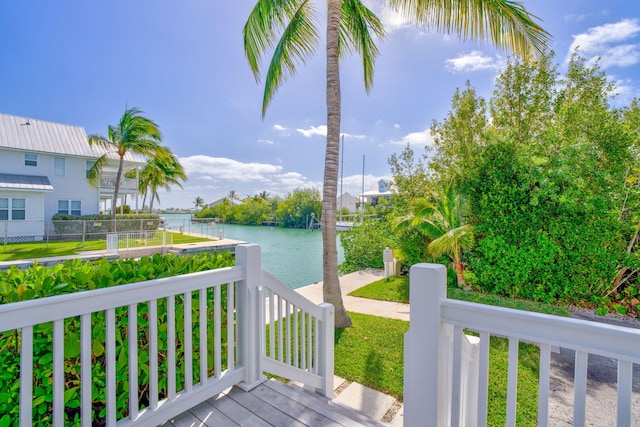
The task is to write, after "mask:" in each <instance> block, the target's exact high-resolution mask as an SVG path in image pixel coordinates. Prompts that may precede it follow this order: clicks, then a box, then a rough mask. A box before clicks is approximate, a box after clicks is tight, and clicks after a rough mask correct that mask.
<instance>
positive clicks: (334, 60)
mask: <svg viewBox="0 0 640 427" xmlns="http://www.w3.org/2000/svg"><path fill="white" fill-rule="evenodd" d="M341 6H342V0H329V4H328V13H327V147H326V152H325V160H324V182H323V189H322V248H323V250H322V277H323V287H322V293H323V299H324V301H325V302H328V303H331V304H333V306H334V308H335V326H336V328H348V327H350V326H351V319H350V318H349V315H348V314H347V311H346V310H345V308H344V303H343V302H342V292H341V289H340V279H339V278H338V249H337V247H336V198H337V193H338V161H339V158H340V143H339V140H340V103H341V99H340V62H339V57H338V39H339V35H340V9H341Z"/></svg>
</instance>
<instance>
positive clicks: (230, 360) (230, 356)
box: [227, 282, 236, 371]
mask: <svg viewBox="0 0 640 427" xmlns="http://www.w3.org/2000/svg"><path fill="white" fill-rule="evenodd" d="M235 295H236V293H235V285H234V283H233V282H230V283H229V284H228V285H227V369H228V370H229V371H231V370H233V369H235V366H236V361H235V342H236V327H235V324H236V323H235V322H236V319H235V318H236V309H235Z"/></svg>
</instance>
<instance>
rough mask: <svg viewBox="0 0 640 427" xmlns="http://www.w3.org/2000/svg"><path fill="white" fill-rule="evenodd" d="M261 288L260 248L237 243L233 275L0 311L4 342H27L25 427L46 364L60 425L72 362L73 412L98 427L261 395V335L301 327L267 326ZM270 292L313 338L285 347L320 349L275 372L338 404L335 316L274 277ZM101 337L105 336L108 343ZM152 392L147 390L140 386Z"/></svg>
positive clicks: (151, 421)
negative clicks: (231, 396) (224, 395)
mask: <svg viewBox="0 0 640 427" xmlns="http://www.w3.org/2000/svg"><path fill="white" fill-rule="evenodd" d="M262 281H263V278H262V270H261V263H260V248H259V247H258V246H257V245H241V246H238V248H237V250H236V266H235V267H229V268H222V269H217V270H212V271H207V272H201V273H194V274H189V275H183V276H178V277H169V278H164V279H157V280H151V281H147V282H141V283H135V284H131V285H123V286H116V287H112V288H107V289H99V290H94V291H86V292H79V293H74V294H69V295H63V296H57V297H50V298H43V299H39V300H31V301H25V302H19V303H13V304H6V305H0V335H4V336H7V334H8V335H10V336H12V337H13V336H14V335H15V337H16V343H17V342H18V337H19V342H20V345H19V351H20V403H19V404H20V420H19V423H20V425H21V426H31V425H32V423H33V421H32V420H33V415H34V413H33V405H34V402H33V400H32V399H33V397H32V396H33V391H34V383H35V382H36V381H37V380H36V377H37V376H36V374H37V373H38V370H42V369H46V368H45V366H44V365H43V364H45V365H46V364H48V366H49V367H51V366H52V378H50V381H51V383H52V384H53V391H52V393H51V395H50V396H44V397H43V398H44V399H50V400H49V401H52V408H53V410H52V413H51V414H50V415H51V420H52V424H53V425H54V426H62V425H64V421H65V416H69V410H70V408H69V405H68V404H66V403H65V399H67V400H69V395H68V393H69V390H68V381H70V377H69V375H71V373H70V372H69V371H68V370H66V365H65V362H66V361H69V359H70V358H72V357H75V358H77V362H78V365H79V367H78V368H77V369H78V372H79V374H80V386H79V390H78V393H79V395H80V397H79V409H74V408H71V411H77V412H76V413H75V415H76V416H79V421H78V422H79V423H80V424H81V425H83V426H91V425H92V423H93V422H94V421H96V422H104V423H106V425H115V424H116V423H117V424H118V425H119V426H127V425H144V426H147V425H148V426H151V425H158V424H160V423H162V422H164V421H166V420H168V419H170V418H172V417H174V416H176V415H178V414H180V413H182V412H184V411H185V410H187V409H189V408H191V407H193V406H195V405H197V404H199V403H201V402H203V401H204V400H206V399H208V398H210V397H212V396H214V395H215V394H217V393H219V392H221V391H223V390H224V389H226V388H228V387H230V386H232V385H236V384H237V385H240V386H241V387H244V388H246V389H250V388H253V387H255V386H257V385H258V384H260V383H261V382H262V381H264V376H263V375H262V374H263V372H265V371H267V372H268V371H270V368H271V367H272V366H273V364H271V365H269V364H267V363H265V360H266V359H267V356H266V355H267V353H266V348H265V330H266V329H267V328H270V330H271V331H273V330H274V327H276V328H280V327H281V325H282V323H287V324H289V322H295V319H296V316H293V319H294V320H292V321H291V320H290V318H289V317H290V316H291V315H293V314H294V313H293V312H290V311H286V314H285V317H284V318H283V317H279V318H278V319H279V320H280V321H279V322H276V323H279V324H280V325H279V326H275V325H273V323H274V321H275V320H276V319H275V318H273V317H272V318H271V322H272V325H269V326H267V325H266V322H265V316H264V315H263V314H264V313H263V311H262V308H263V307H264V305H265V300H264V295H265V294H264V290H263V288H262ZM265 282H266V285H267V286H268V288H269V291H268V293H269V298H270V299H274V298H276V299H278V301H283V302H284V301H289V302H291V303H292V304H295V306H296V307H297V309H298V311H297V313H298V314H299V315H300V318H306V319H307V323H306V324H307V325H313V328H312V330H311V331H310V332H308V331H309V327H308V326H307V328H306V329H305V328H301V330H300V335H298V337H299V338H298V339H294V338H291V340H290V339H289V338H290V336H289V333H288V332H287V333H286V334H285V335H286V336H287V342H286V343H285V344H282V345H284V346H285V347H286V348H287V352H289V351H291V354H307V350H308V349H310V348H311V349H313V351H314V353H313V354H312V355H311V356H310V358H309V359H308V360H309V363H308V364H306V365H304V364H302V365H300V364H299V363H298V364H296V363H277V365H278V366H277V368H278V369H277V373H278V375H281V376H284V377H287V378H292V379H296V380H299V381H303V382H305V380H306V379H307V378H311V381H310V382H309V384H310V385H311V386H314V387H317V388H318V389H320V390H321V391H324V392H325V394H327V395H330V393H331V392H332V389H331V387H328V386H330V385H331V382H332V381H333V308H332V306H330V305H324V306H322V307H321V308H320V309H318V308H316V307H315V306H313V305H312V304H310V303H309V302H308V301H306V300H305V301H303V300H301V299H300V298H299V295H298V294H297V293H296V292H295V291H293V290H292V289H290V288H288V287H286V286H284V285H282V284H280V283H278V282H277V281H276V280H275V279H273V278H271V277H268V278H267V279H266V280H265ZM279 306H280V305H279ZM307 310H308V311H307ZM141 314H142V315H141ZM283 319H284V321H283ZM74 322H75V329H74V326H73V324H74ZM49 330H52V331H53V333H52V334H51V333H49V335H50V337H49V338H45V339H49V340H50V346H51V349H50V351H49V352H45V354H43V353H42V351H41V350H39V349H41V347H42V342H41V340H42V339H43V334H44V335H46V331H49ZM96 331H97V332H100V331H102V334H103V335H104V339H103V340H100V339H98V338H96V336H95V335H96ZM307 332H308V333H307ZM282 336H283V333H282V332H281V333H280V335H279V337H280V338H279V339H280V340H281V339H282ZM34 340H37V341H38V342H40V344H39V346H38V347H34ZM96 341H97V343H96ZM305 343H306V346H307V347H306V348H305ZM70 345H71V346H73V345H77V346H78V347H79V349H78V352H77V353H78V354H77V355H72V353H73V352H72V351H68V350H69V346H70ZM280 348H281V349H282V348H283V347H282V346H281V347H280ZM34 349H35V350H37V351H36V352H35V353H37V354H34ZM280 351H281V350H280ZM142 355H144V357H141V356H142ZM285 360H289V358H288V357H286V358H285ZM160 368H162V369H160ZM101 370H102V371H103V373H102V374H99V373H96V371H101ZM118 370H120V371H118ZM307 373H308V374H309V375H307ZM96 377H97V378H96ZM142 377H144V381H141V379H142ZM39 378H41V376H40V377H39ZM327 378H330V379H327ZM96 381H98V383H97V384H99V385H98V386H96V385H95V382H96ZM145 383H146V387H145V388H144V389H142V390H141V389H140V388H139V387H138V385H139V384H143V385H144V384H145ZM92 388H93V389H94V390H105V396H106V399H105V402H104V404H101V405H103V406H100V405H99V406H98V407H97V408H96V406H95V405H96V403H95V402H96V400H97V396H95V395H94V393H93V391H92ZM141 402H142V403H141ZM38 409H39V408H38ZM99 412H104V416H103V417H101V416H99ZM94 418H100V419H99V420H94ZM68 421H73V420H68Z"/></svg>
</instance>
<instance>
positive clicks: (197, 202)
mask: <svg viewBox="0 0 640 427" xmlns="http://www.w3.org/2000/svg"><path fill="white" fill-rule="evenodd" d="M193 204H194V205H195V207H196V213H198V208H199V207H201V206H204V200H203V199H202V197H200V196H198V197H196V199H195V200H194V201H193Z"/></svg>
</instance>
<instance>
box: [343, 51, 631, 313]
mask: <svg viewBox="0 0 640 427" xmlns="http://www.w3.org/2000/svg"><path fill="white" fill-rule="evenodd" d="M615 94H616V89H615V87H614V85H613V84H612V83H611V82H610V79H609V78H608V77H607V76H606V75H605V73H604V72H603V71H602V70H601V69H600V66H599V64H598V63H597V62H595V63H589V62H587V61H586V60H584V59H583V58H581V57H580V56H579V55H578V54H577V53H576V54H574V55H573V56H572V57H571V58H570V60H569V62H568V65H567V70H566V72H565V73H564V74H561V73H560V72H559V71H558V66H557V65H555V64H554V56H553V53H549V54H548V55H546V56H544V57H542V58H540V59H539V60H537V61H525V60H518V59H515V58H514V59H511V60H510V61H509V62H508V64H507V65H506V67H505V69H504V70H503V71H502V72H501V74H500V75H499V77H498V79H497V80H496V86H495V90H494V92H493V95H492V97H491V98H490V99H489V100H488V101H487V100H485V99H483V98H482V97H480V96H479V95H478V94H477V93H476V91H475V90H474V88H473V87H472V85H471V83H470V82H468V83H467V84H466V86H465V87H464V88H463V89H460V90H457V91H456V92H455V93H454V94H453V98H452V101H451V111H450V112H449V113H448V114H447V116H446V117H445V118H444V119H443V120H441V121H434V122H433V125H432V127H431V132H432V134H433V135H434V141H435V144H434V146H433V147H430V149H429V151H428V152H426V151H425V152H424V153H423V154H416V153H414V152H413V150H412V149H411V148H410V147H407V148H406V149H405V150H404V151H403V152H402V153H400V154H397V155H394V156H392V157H391V158H390V159H389V160H390V165H391V167H392V171H393V172H394V176H396V183H397V187H398V196H397V197H396V202H397V203H396V205H397V207H398V209H397V210H396V211H395V212H394V213H393V214H392V215H391V216H392V217H395V218H396V219H395V220H394V219H390V222H391V223H393V221H402V220H401V219H400V220H399V219H397V218H402V217H404V219H405V220H409V219H411V218H412V220H415V221H418V220H419V221H425V220H429V219H434V216H433V214H434V212H435V209H434V208H435V206H437V203H444V202H445V201H446V200H447V199H448V197H446V196H445V197H440V198H435V199H434V198H433V194H438V190H437V189H438V188H442V187H445V188H447V186H450V188H451V189H453V191H454V193H455V194H456V195H457V197H459V198H460V200H461V201H463V202H464V204H465V205H466V208H464V209H463V214H462V215H460V217H459V219H460V222H459V223H457V224H456V225H455V226H452V227H453V229H455V228H456V227H458V226H468V227H469V231H470V233H471V234H472V235H473V237H474V241H475V244H474V245H473V246H471V245H466V246H462V245H461V246H460V249H462V251H461V252H460V254H459V257H460V258H459V259H460V261H459V262H460V263H461V264H462V265H463V266H464V268H465V271H464V272H463V278H464V279H465V281H466V283H467V284H468V285H471V286H473V287H474V288H475V289H478V290H481V291H484V292H490V293H494V294H498V295H504V296H508V297H512V298H525V299H530V300H534V301H543V302H548V303H553V302H563V303H574V304H586V305H589V306H595V307H598V311H599V312H600V313H605V312H606V311H607V310H611V309H614V310H617V311H618V312H620V313H634V314H635V315H638V313H640V284H639V280H638V279H639V277H638V273H639V272H640V252H639V251H638V234H639V231H638V230H640V226H639V224H640V222H639V218H640V211H639V207H640V169H639V168H638V167H637V164H638V160H639V158H638V156H639V153H640V103H639V102H638V100H636V99H634V100H632V101H630V102H626V103H625V102H624V100H623V99H619V98H617V97H616V96H615ZM426 154H428V157H427V156H426ZM421 200H426V201H427V202H423V201H421ZM438 200H439V201H438ZM422 207H424V208H426V209H420V208H422ZM407 209H408V210H409V213H410V214H409V216H407ZM412 215H413V217H412ZM405 224H406V221H405ZM416 225H418V224H417V223H416ZM398 231H399V233H400V235H399V236H398V239H397V252H396V253H397V254H398V255H399V256H400V257H402V258H403V259H404V260H406V262H407V264H413V263H415V262H419V261H420V262H421V261H436V262H442V263H445V264H448V260H447V259H446V258H442V257H439V256H438V255H439V253H438V252H433V251H431V250H427V251H424V249H425V248H426V249H430V248H431V247H432V245H434V242H435V241H437V239H435V238H436V237H437V236H436V235H434V234H430V233H429V232H428V230H425V229H420V228H419V227H413V228H412V227H408V228H407V229H406V230H398ZM349 233H351V232H348V233H346V234H349ZM354 233H356V232H355V231H354ZM451 237H453V234H452V236H451ZM420 248H422V250H423V253H422V254H420V253H419V249H420ZM345 255H348V253H347V252H345ZM348 262H351V260H350V259H347V263H348ZM454 264H455V260H454ZM453 277H455V276H453ZM458 277H459V276H458Z"/></svg>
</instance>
